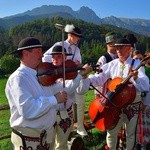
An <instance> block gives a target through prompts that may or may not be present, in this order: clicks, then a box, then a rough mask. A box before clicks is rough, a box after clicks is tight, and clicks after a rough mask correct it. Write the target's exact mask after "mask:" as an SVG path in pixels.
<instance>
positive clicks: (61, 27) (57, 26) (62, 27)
mask: <svg viewBox="0 0 150 150" xmlns="http://www.w3.org/2000/svg"><path fill="white" fill-rule="evenodd" d="M55 27H56V28H57V29H60V30H61V32H62V58H63V88H65V87H66V85H65V79H66V74H65V72H66V70H65V68H66V67H65V61H66V60H65V52H64V25H61V24H58V23H56V24H55ZM64 106H65V107H66V103H64Z"/></svg>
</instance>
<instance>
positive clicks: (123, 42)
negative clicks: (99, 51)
mask: <svg viewBox="0 0 150 150" xmlns="http://www.w3.org/2000/svg"><path fill="white" fill-rule="evenodd" d="M111 46H112V47H120V46H131V44H130V42H129V41H128V40H127V39H125V38H121V39H118V40H117V41H116V43H115V44H114V45H111Z"/></svg>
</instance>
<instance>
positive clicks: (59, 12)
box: [0, 5, 150, 36]
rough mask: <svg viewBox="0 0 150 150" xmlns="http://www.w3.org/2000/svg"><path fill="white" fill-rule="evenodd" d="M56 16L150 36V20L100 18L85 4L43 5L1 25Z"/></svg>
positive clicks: (10, 25)
mask: <svg viewBox="0 0 150 150" xmlns="http://www.w3.org/2000/svg"><path fill="white" fill-rule="evenodd" d="M55 16H61V17H63V18H72V19H81V20H83V21H86V22H90V23H94V24H97V25H101V24H109V25H114V26H117V27H120V28H125V29H128V30H131V31H133V32H136V33H138V34H142V35H145V36H150V20H145V19H130V18H117V17H115V16H109V17H105V18H100V17H98V16H97V15H96V13H95V12H94V11H93V10H92V9H90V8H88V7H85V6H83V7H81V8H80V9H79V10H77V11H74V10H72V8H71V7H69V6H64V5H59V6H58V5H43V6H41V7H37V8H34V9H32V10H28V11H26V12H24V13H19V14H16V15H12V16H9V17H4V18H0V26H1V27H3V28H4V29H9V28H11V27H14V26H16V25H18V24H23V23H25V22H29V21H33V20H36V19H42V18H46V17H47V18H52V17H55Z"/></svg>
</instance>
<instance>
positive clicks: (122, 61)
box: [78, 38, 149, 150]
mask: <svg viewBox="0 0 150 150" xmlns="http://www.w3.org/2000/svg"><path fill="white" fill-rule="evenodd" d="M112 46H113V47H116V52H117V55H118V58H117V59H115V60H112V61H111V62H109V63H107V64H105V65H103V66H102V70H103V72H102V73H100V74H94V75H90V76H89V77H88V78H87V79H84V80H82V82H80V83H81V84H80V88H79V89H78V91H80V92H81V93H82V94H83V93H84V92H85V91H86V88H87V90H88V89H89V87H90V84H92V85H93V86H103V84H104V83H105V81H106V80H108V79H109V78H111V79H112V82H113V80H114V81H115V79H116V78H118V77H119V78H121V79H122V81H126V79H128V80H129V82H130V83H132V84H130V85H129V89H130V88H131V87H134V88H136V93H135V94H136V95H135V96H134V97H135V98H133V94H132V93H133V92H132V91H129V92H128V91H126V92H127V93H126V94H125V93H124V91H123V90H122V89H121V87H123V85H122V84H121V83H129V82H121V83H120V85H118V86H117V87H115V88H114V89H113V91H112V92H110V95H114V97H112V98H110V97H109V96H110V95H108V99H107V100H106V104H105V106H107V107H108V106H109V107H108V109H109V108H111V106H113V108H116V109H118V111H119V112H120V115H119V116H114V117H115V118H116V117H118V120H117V121H118V122H117V123H116V124H115V126H112V127H110V128H108V129H106V130H107V138H106V141H107V145H108V147H109V150H116V144H117V135H118V132H119V131H120V129H121V126H122V125H123V124H124V123H125V124H126V149H127V150H132V149H133V148H134V144H135V132H136V125H137V118H138V112H139V109H140V107H141V92H143V91H148V90H149V79H148V77H147V76H146V75H145V71H144V68H143V67H140V68H138V69H137V67H138V65H140V66H141V63H140V61H139V60H133V58H132V57H131V55H130V48H131V44H130V43H129V41H128V40H127V39H124V38H123V39H119V40H118V41H117V42H116V44H114V45H112ZM112 82H111V83H112ZM125 85H128V84H125ZM134 88H133V89H134ZM118 89H120V90H118ZM120 93H121V96H120V97H118V99H117V96H118V95H120ZM128 93H130V94H128ZM122 96H123V98H122ZM128 96H131V97H132V99H131V98H129V100H130V101H131V102H130V101H127V102H126V99H128ZM115 98H116V100H117V101H118V102H119V103H120V104H121V105H122V103H124V102H126V105H124V106H120V105H117V104H115V107H114V103H112V102H115V101H114V99H115ZM98 104H99V105H100V103H98ZM108 104H109V105H108ZM105 106H104V108H105ZM110 113H113V109H112V112H110ZM100 115H101V114H99V116H100ZM110 116H111V114H110ZM110 116H109V114H108V116H107V115H106V117H108V118H109V117H110ZM96 117H98V116H96ZM106 119H107V118H106ZM112 119H113V118H110V119H108V120H112ZM99 120H100V118H99ZM99 120H98V118H96V119H94V122H95V124H96V122H97V121H99ZM104 120H105V119H104ZM105 123H107V122H105ZM108 124H109V122H108Z"/></svg>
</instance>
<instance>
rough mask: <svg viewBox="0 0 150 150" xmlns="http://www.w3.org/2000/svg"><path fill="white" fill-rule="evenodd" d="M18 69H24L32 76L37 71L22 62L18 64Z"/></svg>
mask: <svg viewBox="0 0 150 150" xmlns="http://www.w3.org/2000/svg"><path fill="white" fill-rule="evenodd" d="M20 69H22V70H25V71H26V72H28V73H29V74H33V75H34V76H36V75H37V71H36V70H35V69H32V68H30V67H27V66H26V65H24V64H20Z"/></svg>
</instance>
